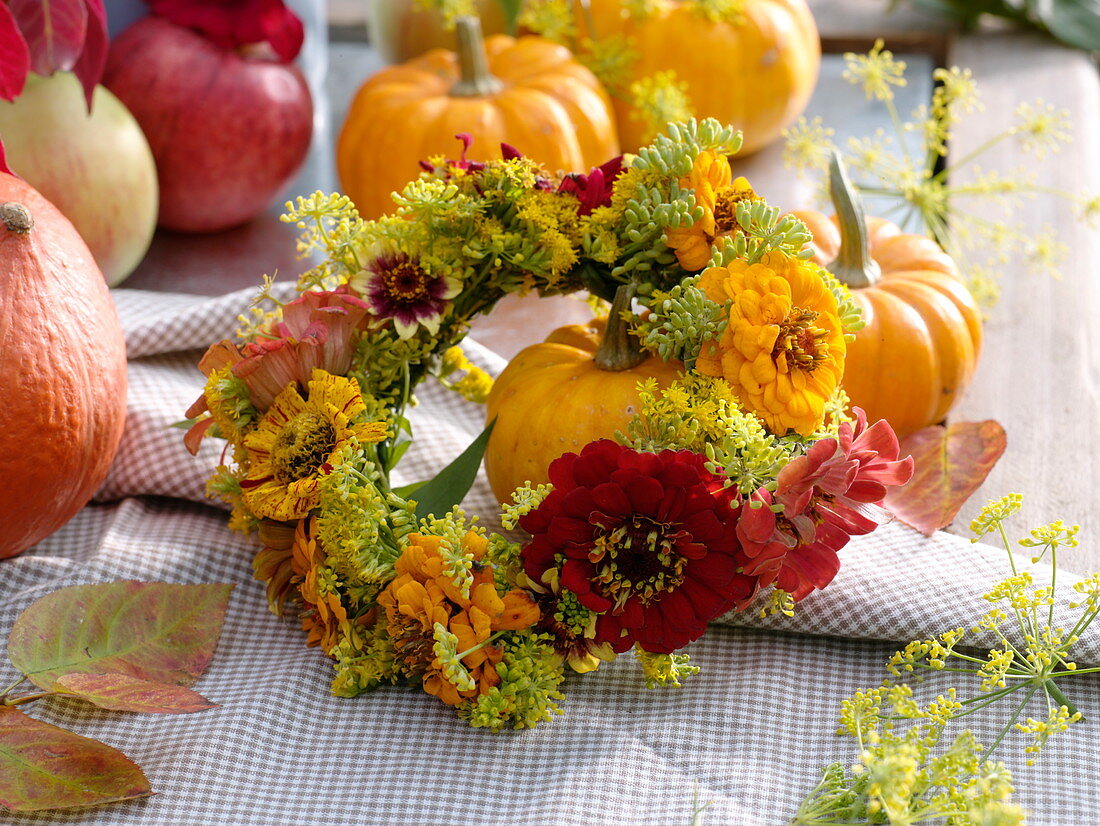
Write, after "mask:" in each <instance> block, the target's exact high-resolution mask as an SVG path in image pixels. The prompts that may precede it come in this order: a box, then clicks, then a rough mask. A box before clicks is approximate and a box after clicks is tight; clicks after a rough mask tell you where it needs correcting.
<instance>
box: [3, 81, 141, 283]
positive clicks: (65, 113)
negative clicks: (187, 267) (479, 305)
mask: <svg viewBox="0 0 1100 826" xmlns="http://www.w3.org/2000/svg"><path fill="white" fill-rule="evenodd" d="M0 140H2V141H3V142H4V148H5V149H6V150H7V159H8V166H10V167H11V169H12V171H13V172H15V174H17V175H19V176H20V177H21V178H23V179H24V180H25V181H26V182H27V183H29V184H30V185H31V186H33V187H34V188H35V189H37V190H38V191H39V192H41V193H42V194H43V195H44V196H45V197H46V198H47V199H48V200H49V201H50V202H52V203H53V204H54V205H55V206H56V207H57V208H58V210H60V211H61V214H63V215H64V216H65V217H66V218H68V219H69V220H70V221H71V222H72V223H73V226H75V227H76V229H77V232H79V233H80V235H81V237H82V238H83V239H84V242H85V243H86V244H87V245H88V248H89V249H90V250H91V251H92V255H93V257H94V258H95V260H96V263H97V264H98V265H99V268H100V269H101V270H103V274H104V276H105V277H106V279H107V283H108V284H109V285H110V286H112V287H113V286H115V285H117V284H118V283H120V282H121V281H122V280H123V279H124V278H126V276H128V275H129V274H130V273H131V272H133V271H134V268H135V267H137V265H138V264H139V263H140V262H141V259H142V258H143V257H144V256H145V252H146V251H147V250H148V249H149V243H150V241H152V239H153V230H154V229H155V228H156V224H157V203H158V190H157V167H156V163H155V162H154V160H153V153H152V151H151V150H150V149H149V142H148V141H147V140H146V139H145V135H144V134H143V133H142V131H141V127H140V126H138V123H137V121H136V120H134V118H133V116H132V115H131V114H130V112H129V111H128V110H127V109H126V107H125V106H123V105H122V103H121V102H120V101H119V99H118V98H116V97H115V96H114V95H113V94H111V93H110V92H108V91H107V90H106V89H105V88H103V87H102V86H97V87H96V89H95V94H94V96H93V97H92V111H91V113H90V114H89V112H88V107H87V104H86V103H85V99H84V92H83V90H82V89H81V86H80V83H79V82H78V81H77V79H76V77H75V76H74V75H73V74H72V73H70V72H58V73H56V74H54V75H52V76H50V77H39V76H38V75H34V74H32V75H30V77H28V78H27V87H26V89H24V90H23V93H22V94H21V95H20V96H19V97H17V98H16V99H15V100H14V101H13V102H12V103H7V102H4V101H0Z"/></svg>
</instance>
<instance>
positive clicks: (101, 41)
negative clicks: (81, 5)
mask: <svg viewBox="0 0 1100 826" xmlns="http://www.w3.org/2000/svg"><path fill="white" fill-rule="evenodd" d="M85 2H86V4H87V9H88V31H87V35H86V36H85V38H84V49H83V51H81V53H80V58H79V59H78V60H77V61H76V65H75V66H73V74H74V75H76V78H77V80H79V81H80V85H81V86H83V87H84V97H85V99H86V100H87V101H88V111H91V109H92V93H93V92H95V87H96V84H97V83H99V79H100V78H101V77H103V67H104V66H106V65H107V47H108V46H110V42H111V41H110V37H109V36H108V34H107V11H106V9H104V8H103V0H85Z"/></svg>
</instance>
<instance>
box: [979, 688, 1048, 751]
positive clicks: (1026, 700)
mask: <svg viewBox="0 0 1100 826" xmlns="http://www.w3.org/2000/svg"><path fill="white" fill-rule="evenodd" d="M1038 690H1039V686H1037V685H1033V686H1032V687H1031V690H1030V691H1028V693H1027V694H1026V695H1024V701H1023V702H1022V703H1020V705H1019V707H1018V708H1017V709H1016V713H1015V714H1013V715H1012V717H1011V719H1009V721H1008V722H1007V723H1006V724H1005V727H1004V728H1003V729H1001V733H1000V734H998V735H997V739H996V740H994V741H993V745H992V746H990V747H989V751H987V752H986V754H985V756H986V759H988V758H989V755H991V754H993V752H995V751H996V750H997V746H999V745H1001V741H1002V740H1004V739H1005V735H1007V734H1008V733H1009V732H1010V731H1011V730H1012V726H1013V724H1014V723H1015V722H1016V720H1017V719H1019V717H1020V714H1021V712H1023V710H1024V709H1025V708H1027V704H1028V703H1029V702H1031V698H1032V696H1034V694H1035V692H1036V691H1038Z"/></svg>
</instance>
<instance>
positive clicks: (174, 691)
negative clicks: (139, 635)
mask: <svg viewBox="0 0 1100 826" xmlns="http://www.w3.org/2000/svg"><path fill="white" fill-rule="evenodd" d="M54 691H57V692H59V693H61V694H64V695H68V696H73V697H77V698H79V699H81V700H87V701H88V702H89V703H94V704H95V705H97V706H99V707H100V708H106V709H110V710H111V711H138V712H143V713H145V714H190V713H191V712H193V711H205V710H206V709H208V708H215V707H216V706H217V703H212V702H210V701H209V700H207V699H206V698H205V697H203V696H202V695H201V694H199V693H198V692H197V691H193V690H192V689H190V688H187V687H186V686H182V685H172V684H169V683H154V682H151V681H150V680H139V679H138V678H137V677H131V676H129V675H128V674H62V675H61V676H60V677H58V678H57V680H56V682H54Z"/></svg>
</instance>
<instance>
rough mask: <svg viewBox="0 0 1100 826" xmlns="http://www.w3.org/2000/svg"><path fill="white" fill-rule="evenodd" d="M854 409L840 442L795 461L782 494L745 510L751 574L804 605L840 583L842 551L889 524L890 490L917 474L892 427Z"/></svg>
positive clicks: (755, 498) (758, 497) (782, 481)
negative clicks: (811, 595) (900, 455)
mask: <svg viewBox="0 0 1100 826" xmlns="http://www.w3.org/2000/svg"><path fill="white" fill-rule="evenodd" d="M854 412H855V415H856V423H855V426H854V427H853V426H852V425H850V424H848V423H844V424H842V425H841V426H840V429H839V433H838V438H836V439H821V440H820V441H818V442H816V443H815V444H814V445H813V446H812V447H811V448H810V449H809V450H808V451H807V452H806V454H805V455H804V456H799V457H798V458H796V459H794V460H792V461H791V462H790V463H789V464H788V465H787V466H786V467H784V468H783V469H782V470H781V471H780V472H779V475H778V477H777V479H776V490H775V495H774V496H772V494H770V493H769V492H768V491H767V490H764V489H763V488H762V489H760V490H759V491H757V492H756V493H754V494H753V495H752V497H751V498H750V503H749V504H748V505H746V506H745V507H744V508H743V509H742V512H741V519H740V521H739V523H738V526H737V533H738V537H739V538H740V539H741V542H742V544H743V545H744V548H745V552H746V553H747V554H748V555H749V556H750V557H751V558H752V562H751V563H750V564H749V565H747V566H746V569H745V570H746V573H750V574H753V575H756V576H759V577H760V578H761V584H762V585H768V584H775V585H776V586H777V587H779V588H782V589H783V590H784V591H788V592H789V593H791V594H792V595H793V597H794V599H795V600H796V601H797V600H799V599H802V598H803V597H805V596H806V595H807V594H809V593H810V592H811V591H813V590H814V589H815V588H817V589H820V588H824V587H825V586H826V585H828V584H829V583H830V582H831V581H832V579H833V577H835V576H836V574H837V571H839V570H840V558H839V557H838V556H837V552H838V551H839V550H840V549H841V548H843V547H844V546H845V545H846V544H848V540H849V539H850V538H851V537H852V536H857V535H862V534H867V533H870V532H871V531H873V530H874V529H875V528H877V527H878V526H879V525H881V524H883V523H885V522H887V521H889V519H890V514H889V513H888V512H887V511H886V510H885V509H884V508H883V507H882V504H881V503H882V500H883V498H884V497H885V496H886V489H887V487H891V486H897V485H904V484H905V483H906V482H908V481H909V477H911V476H912V475H913V457H911V456H906V457H905V458H904V459H901V460H899V459H898V453H899V450H900V448H899V446H898V438H897V435H896V434H895V433H894V431H893V429H892V428H891V427H890V425H889V423H887V422H886V421H885V420H882V421H879V422H876V423H875V424H874V425H872V426H871V427H867V416H866V414H865V413H864V412H863V411H862V410H860V409H859V408H855V410H854ZM773 504H774V505H775V506H776V508H777V509H778V510H779V513H776V512H775V510H773Z"/></svg>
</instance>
